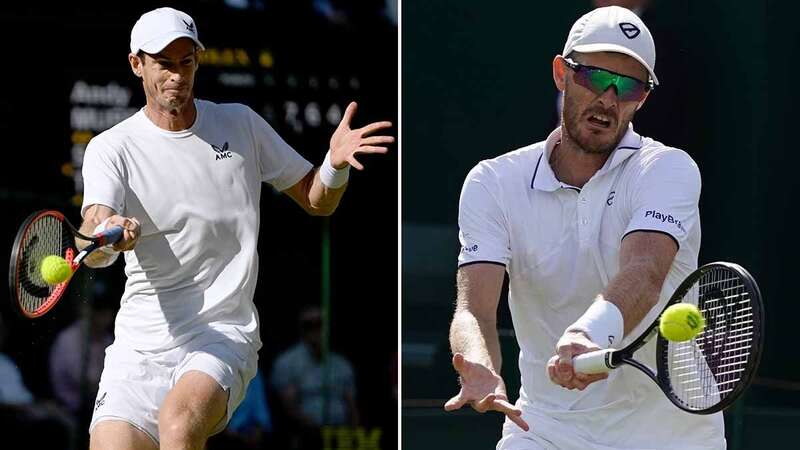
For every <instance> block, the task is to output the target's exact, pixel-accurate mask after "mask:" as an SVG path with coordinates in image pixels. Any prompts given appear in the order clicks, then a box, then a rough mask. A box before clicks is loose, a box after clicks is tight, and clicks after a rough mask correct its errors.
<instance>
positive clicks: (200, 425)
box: [158, 402, 208, 444]
mask: <svg viewBox="0 0 800 450" xmlns="http://www.w3.org/2000/svg"><path fill="white" fill-rule="evenodd" d="M165 403H166V402H165ZM197 409H198V407H197V406H196V405H191V404H186V403H179V404H175V403H170V404H165V405H164V406H163V407H162V408H161V411H159V414H158V435H159V440H160V441H161V442H162V443H164V444H170V443H176V442H181V443H191V444H202V443H204V442H205V439H206V438H207V436H208V431H207V430H206V425H205V423H204V422H205V421H204V420H203V412H202V411H197Z"/></svg>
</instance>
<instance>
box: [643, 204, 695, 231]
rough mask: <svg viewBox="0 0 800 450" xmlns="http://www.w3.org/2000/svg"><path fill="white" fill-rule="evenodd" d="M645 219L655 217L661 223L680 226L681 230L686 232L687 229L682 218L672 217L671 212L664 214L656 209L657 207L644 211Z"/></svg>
mask: <svg viewBox="0 0 800 450" xmlns="http://www.w3.org/2000/svg"><path fill="white" fill-rule="evenodd" d="M644 218H645V219H654V220H659V221H661V223H671V224H674V225H675V226H676V227H678V229H679V230H681V231H683V232H684V233H685V232H686V230H685V229H684V228H683V224H682V223H681V221H680V220H678V219H676V218H674V217H672V215H671V214H664V213H662V212H661V211H656V210H655V209H651V210H648V211H645V212H644Z"/></svg>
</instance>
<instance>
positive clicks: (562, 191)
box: [458, 126, 724, 448]
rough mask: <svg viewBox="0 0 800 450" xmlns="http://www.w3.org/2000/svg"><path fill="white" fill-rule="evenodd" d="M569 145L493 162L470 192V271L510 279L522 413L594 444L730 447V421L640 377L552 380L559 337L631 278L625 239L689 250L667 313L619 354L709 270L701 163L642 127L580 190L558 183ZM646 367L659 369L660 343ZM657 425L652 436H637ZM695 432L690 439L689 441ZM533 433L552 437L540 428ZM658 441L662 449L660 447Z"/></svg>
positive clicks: (475, 175)
mask: <svg viewBox="0 0 800 450" xmlns="http://www.w3.org/2000/svg"><path fill="white" fill-rule="evenodd" d="M560 138H561V130H560V128H559V129H556V130H555V131H553V132H552V133H551V134H550V136H549V137H548V138H547V140H546V141H544V142H539V143H536V144H533V145H529V146H527V147H523V148H521V149H519V150H516V151H512V152H510V153H507V154H505V155H502V156H499V157H497V158H495V159H492V160H486V161H482V162H481V163H479V164H478V165H477V166H476V167H475V168H474V169H473V170H472V171H471V172H470V173H469V175H468V176H467V179H466V181H465V183H464V187H463V190H462V192H461V201H460V208H459V227H460V232H459V239H460V241H461V245H462V248H461V252H460V254H459V258H458V261H459V266H464V265H467V264H472V263H478V262H489V263H494V264H501V265H504V266H505V267H506V270H507V272H508V274H509V279H510V283H509V296H508V301H509V306H510V309H511V314H512V319H513V323H514V330H515V333H516V336H517V340H518V342H519V347H520V355H519V365H520V373H521V376H522V389H521V393H520V394H521V395H520V403H521V404H522V406H523V407H524V408H525V409H526V410H527V411H528V412H529V413H531V414H534V415H537V414H538V415H541V416H545V417H548V418H550V419H556V423H561V424H563V425H565V426H567V429H568V430H569V429H571V430H572V431H567V432H569V433H570V434H576V433H577V435H578V436H584V438H585V439H587V440H586V445H593V444H597V445H599V446H602V445H610V446H612V447H615V446H616V447H618V448H677V447H672V445H673V444H675V445H677V444H679V443H692V442H701V443H705V444H709V443H710V444H709V447H708V448H715V447H714V445H716V446H720V445H722V447H723V448H724V432H723V422H722V415H721V414H716V415H712V416H696V415H690V414H688V413H685V412H682V411H681V410H679V409H678V408H676V407H675V406H673V405H672V404H671V403H670V402H669V401H668V400H667V398H666V397H665V396H664V395H663V394H662V393H661V392H660V391H659V388H658V387H657V386H656V384H655V383H653V382H652V380H650V379H648V378H647V377H646V376H645V375H643V374H641V373H640V372H639V371H638V370H636V369H635V368H632V367H624V368H622V369H619V370H615V371H612V372H611V373H610V374H609V378H608V380H606V381H601V382H597V383H594V384H592V385H591V386H589V387H588V388H587V389H586V390H584V391H577V390H575V391H570V390H567V389H564V388H562V387H560V386H558V385H556V384H554V383H552V382H551V381H550V379H549V377H548V376H547V374H546V364H547V361H548V359H549V358H550V357H551V356H553V355H554V354H555V345H556V342H557V340H558V338H559V337H561V335H562V334H563V332H564V330H565V329H566V327H567V326H569V325H570V324H572V323H573V322H574V321H575V320H576V319H577V318H578V317H580V316H581V315H582V314H583V313H584V312H585V311H586V309H587V308H588V307H589V305H590V303H591V302H592V300H593V299H594V297H595V296H596V295H597V294H598V293H600V292H602V290H603V289H604V288H605V286H606V285H607V284H608V282H609V281H610V280H611V279H612V278H613V277H614V276H615V275H616V274H617V272H618V271H619V250H620V242H621V240H622V239H623V238H624V237H625V235H627V234H628V233H631V232H634V231H637V230H649V231H655V232H660V233H665V234H667V235H669V236H670V237H671V238H672V239H674V240H675V241H676V243H677V244H678V246H679V250H678V253H677V255H676V257H675V261H674V263H673V265H672V268H671V269H670V271H669V274H668V275H667V279H666V281H665V282H664V286H663V289H662V291H661V296H660V300H659V304H658V305H657V306H656V307H655V308H653V310H652V311H651V312H650V313H649V314H648V315H647V317H645V319H644V320H642V322H641V323H640V324H639V325H638V326H637V327H636V328H635V329H634V330H633V331H632V332H631V333H629V334H628V335H627V336H625V338H624V339H623V341H622V343H620V344H618V345H616V346H615V347H616V348H622V347H624V346H625V345H627V344H628V343H629V342H631V341H632V340H633V339H635V338H636V337H638V336H639V335H640V334H641V333H642V332H643V330H644V329H645V328H646V327H647V326H648V325H649V324H650V323H651V322H652V321H653V320H654V318H655V316H656V315H657V314H658V312H659V311H660V310H661V309H662V308H663V305H664V304H665V303H666V301H667V300H668V298H669V297H670V295H671V294H672V292H673V291H674V290H675V288H676V287H677V286H678V284H680V282H681V281H682V280H683V279H684V278H685V277H686V276H687V275H688V274H689V273H690V272H691V271H692V270H694V269H695V268H696V267H697V255H698V251H699V248H700V220H699V211H698V200H699V197H700V174H699V171H698V168H697V165H696V164H695V163H694V161H693V160H692V159H691V157H689V155H687V154H686V153H685V152H683V151H682V150H679V149H676V148H671V147H667V146H665V145H663V144H661V143H660V142H657V141H654V140H652V139H650V138H645V137H642V136H640V135H638V134H637V133H635V132H634V131H633V127H632V126H630V127H629V129H628V131H627V132H626V134H625V136H624V137H623V139H622V140H621V141H620V143H619V145H618V146H617V148H616V149H615V150H614V151H613V153H612V154H611V156H610V157H609V158H608V160H607V161H606V163H605V165H604V166H603V167H602V168H601V169H600V170H599V171H598V172H597V173H595V174H594V176H592V178H591V179H590V180H589V181H588V182H587V183H586V184H585V185H584V186H583V188H581V189H579V188H576V187H573V186H568V185H566V184H564V183H562V182H560V181H558V179H556V177H555V174H554V173H553V170H552V168H551V167H550V164H549V157H550V153H551V152H552V150H553V148H554V147H555V145H556V144H557V143H558V142H559V141H560ZM636 357H637V359H639V360H640V361H642V362H643V363H645V364H647V365H649V366H651V367H653V368H655V341H652V342H651V343H650V344H648V345H647V346H645V347H644V348H642V349H640V350H639V351H638V352H637V354H636ZM645 412H646V414H645ZM598 414H599V415H598ZM628 416H631V418H630V420H628V419H624V420H623V418H625V417H628ZM648 418H649V419H648ZM665 423H670V424H671V425H670V427H672V428H669V427H664V426H663V424H665ZM650 426H652V427H654V429H650V428H647V429H648V434H642V433H641V432H638V433H637V430H639V431H640V430H642V429H643V428H642V427H650ZM684 427H685V429H686V430H687V432H686V433H682V432H680V430H683V429H684ZM607 428H609V429H607ZM531 429H532V432H534V433H546V432H547V430H546V429H545V428H542V427H539V428H537V424H536V423H532V424H531ZM688 430H691V433H689V432H688ZM654 438H656V439H660V440H658V441H655V442H660V443H661V444H659V445H657V446H652V443H653V442H654V441H653V439H654ZM554 442H557V441H554ZM720 442H721V443H722V444H720ZM670 443H671V444H670ZM662 444H663V445H662ZM587 448H589V447H587ZM598 448H601V447H598Z"/></svg>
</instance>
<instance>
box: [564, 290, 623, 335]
mask: <svg viewBox="0 0 800 450" xmlns="http://www.w3.org/2000/svg"><path fill="white" fill-rule="evenodd" d="M624 324H625V319H623V317H622V312H621V311H620V310H619V308H617V305H615V304H613V303H611V302H609V301H606V300H605V299H603V297H599V298H598V299H597V300H595V301H594V303H592V305H591V306H590V307H589V309H587V310H586V312H585V313H583V315H582V316H581V317H580V318H579V319H578V320H576V321H575V323H573V324H572V325H570V326H569V327H567V330H575V331H583V332H584V333H586V334H587V335H588V336H589V339H591V340H592V342H594V343H595V344H597V345H599V346H600V347H601V348H609V347H615V344H617V345H618V344H619V343H620V341H622V336H623V333H624V332H625V329H624Z"/></svg>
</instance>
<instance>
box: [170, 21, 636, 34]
mask: <svg viewBox="0 0 800 450" xmlns="http://www.w3.org/2000/svg"><path fill="white" fill-rule="evenodd" d="M181 20H182V21H183V23H184V25H186V29H187V30H189V32H191V33H194V22H192V21H189V22H187V21H185V20H183V19H181ZM620 26H622V25H620ZM623 31H624V30H623Z"/></svg>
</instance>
